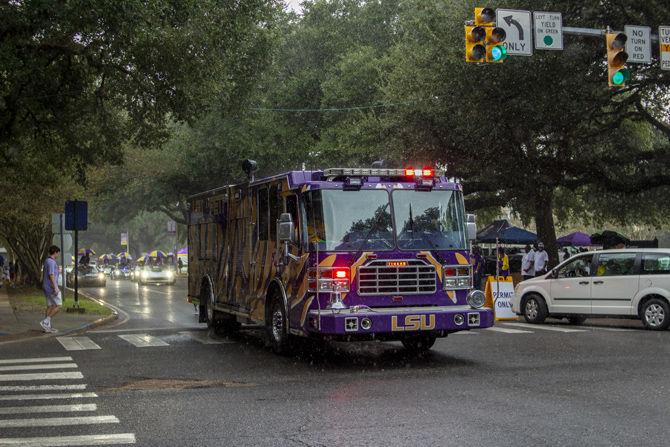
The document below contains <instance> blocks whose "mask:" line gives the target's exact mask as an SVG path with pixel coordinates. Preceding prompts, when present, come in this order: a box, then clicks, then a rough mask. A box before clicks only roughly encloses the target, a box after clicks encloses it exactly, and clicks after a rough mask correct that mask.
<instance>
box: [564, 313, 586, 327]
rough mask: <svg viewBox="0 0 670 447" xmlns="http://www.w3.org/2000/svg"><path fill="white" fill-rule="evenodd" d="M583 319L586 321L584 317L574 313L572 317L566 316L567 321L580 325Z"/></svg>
mask: <svg viewBox="0 0 670 447" xmlns="http://www.w3.org/2000/svg"><path fill="white" fill-rule="evenodd" d="M585 321H586V317H581V316H579V315H576V316H574V317H568V322H569V323H570V324H574V325H575V326H579V325H582V324H584V322H585Z"/></svg>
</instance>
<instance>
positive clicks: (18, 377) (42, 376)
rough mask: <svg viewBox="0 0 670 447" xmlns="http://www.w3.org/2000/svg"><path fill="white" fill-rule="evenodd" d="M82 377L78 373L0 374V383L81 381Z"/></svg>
mask: <svg viewBox="0 0 670 447" xmlns="http://www.w3.org/2000/svg"><path fill="white" fill-rule="evenodd" d="M83 378H84V375H83V374H82V373H80V372H79V371H73V372H54V373H30V374H0V382H17V381H31V380H66V379H83Z"/></svg>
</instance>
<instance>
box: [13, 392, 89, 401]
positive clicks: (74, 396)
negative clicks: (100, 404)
mask: <svg viewBox="0 0 670 447" xmlns="http://www.w3.org/2000/svg"><path fill="white" fill-rule="evenodd" d="M89 397H98V395H97V394H95V393H54V394H5V395H2V396H0V400H49V399H87V398H89Z"/></svg>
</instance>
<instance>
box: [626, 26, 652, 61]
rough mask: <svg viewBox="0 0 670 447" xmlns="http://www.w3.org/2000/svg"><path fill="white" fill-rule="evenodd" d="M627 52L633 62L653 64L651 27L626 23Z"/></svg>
mask: <svg viewBox="0 0 670 447" xmlns="http://www.w3.org/2000/svg"><path fill="white" fill-rule="evenodd" d="M624 32H625V33H626V36H628V40H627V41H626V53H628V62H629V63H631V64H651V27H649V26H633V25H626V26H625V27H624Z"/></svg>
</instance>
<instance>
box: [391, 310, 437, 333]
mask: <svg viewBox="0 0 670 447" xmlns="http://www.w3.org/2000/svg"><path fill="white" fill-rule="evenodd" d="M433 329H435V315H433V314H430V315H405V321H404V323H401V324H400V325H398V316H397V315H393V316H392V317H391V330H392V331H393V332H399V331H432V330H433Z"/></svg>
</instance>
